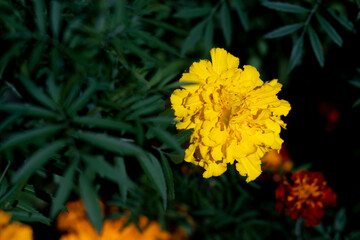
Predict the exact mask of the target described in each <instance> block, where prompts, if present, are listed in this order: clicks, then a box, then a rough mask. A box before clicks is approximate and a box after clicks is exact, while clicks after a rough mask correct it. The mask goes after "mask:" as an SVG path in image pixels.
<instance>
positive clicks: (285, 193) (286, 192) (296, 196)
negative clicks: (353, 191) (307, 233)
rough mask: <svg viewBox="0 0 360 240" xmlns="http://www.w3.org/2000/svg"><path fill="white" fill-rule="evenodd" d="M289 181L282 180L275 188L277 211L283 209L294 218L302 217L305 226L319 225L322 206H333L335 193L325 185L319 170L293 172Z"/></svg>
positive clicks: (322, 211)
mask: <svg viewBox="0 0 360 240" xmlns="http://www.w3.org/2000/svg"><path fill="white" fill-rule="evenodd" d="M291 181H292V183H290V182H288V181H287V180H284V182H282V183H280V185H279V187H278V188H277V189H276V192H275V197H276V199H277V200H278V203H277V205H276V209H277V211H279V212H280V213H281V212H282V211H285V212H286V214H287V215H289V216H290V217H291V218H292V219H294V220H296V219H298V218H303V219H304V220H305V225H306V226H307V227H309V226H313V225H319V224H320V221H321V219H322V217H323V215H324V214H325V211H324V208H325V207H326V206H329V205H332V206H335V204H336V194H335V193H334V192H333V191H332V189H331V188H330V187H328V186H327V182H326V181H325V179H324V176H323V174H322V173H321V172H310V171H307V170H302V171H300V172H295V173H293V175H292V176H291Z"/></svg>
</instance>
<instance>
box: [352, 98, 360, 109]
mask: <svg viewBox="0 0 360 240" xmlns="http://www.w3.org/2000/svg"><path fill="white" fill-rule="evenodd" d="M357 106H360V98H359V99H358V100H356V101H355V102H354V103H353V105H352V107H357Z"/></svg>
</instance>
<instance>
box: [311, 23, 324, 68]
mask: <svg viewBox="0 0 360 240" xmlns="http://www.w3.org/2000/svg"><path fill="white" fill-rule="evenodd" d="M308 33H309V38H310V43H311V47H312V49H313V51H314V54H315V56H316V59H317V60H318V62H319V64H320V66H321V67H323V66H324V53H323V50H322V46H321V42H320V40H319V37H318V35H317V34H316V32H315V31H314V29H313V28H312V27H311V26H309V28H308Z"/></svg>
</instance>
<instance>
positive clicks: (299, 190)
mask: <svg viewBox="0 0 360 240" xmlns="http://www.w3.org/2000/svg"><path fill="white" fill-rule="evenodd" d="M295 183H297V184H298V185H297V186H296V187H294V188H293V191H294V195H297V196H298V198H299V199H302V200H305V199H309V197H318V196H319V195H320V194H321V192H320V191H319V186H317V184H316V183H317V179H315V180H314V182H312V183H311V184H309V183H308V176H305V177H304V178H303V179H302V180H300V179H299V180H297V181H295Z"/></svg>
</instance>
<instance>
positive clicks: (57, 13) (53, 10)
mask: <svg viewBox="0 0 360 240" xmlns="http://www.w3.org/2000/svg"><path fill="white" fill-rule="evenodd" d="M61 12H62V5H61V3H60V2H59V1H58V0H53V1H51V3H50V22H51V30H52V33H53V35H54V37H55V39H58V38H59V31H60V27H61Z"/></svg>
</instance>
